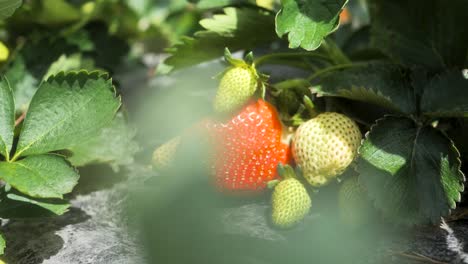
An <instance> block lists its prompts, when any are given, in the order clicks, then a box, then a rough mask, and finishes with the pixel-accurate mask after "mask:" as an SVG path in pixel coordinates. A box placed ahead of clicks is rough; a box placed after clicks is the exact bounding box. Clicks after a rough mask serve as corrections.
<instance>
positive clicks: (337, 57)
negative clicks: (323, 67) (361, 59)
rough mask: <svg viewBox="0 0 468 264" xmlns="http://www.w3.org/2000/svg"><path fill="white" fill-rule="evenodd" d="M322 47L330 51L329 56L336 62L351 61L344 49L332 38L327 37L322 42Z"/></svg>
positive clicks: (347, 62)
mask: <svg viewBox="0 0 468 264" xmlns="http://www.w3.org/2000/svg"><path fill="white" fill-rule="evenodd" d="M322 47H323V49H325V51H326V52H327V53H328V57H329V58H331V59H332V61H333V62H334V63H335V64H349V63H351V60H350V59H349V58H348V57H347V56H346V55H345V54H344V53H343V51H342V50H341V49H340V48H339V47H338V45H336V43H335V41H333V40H332V39H331V38H326V39H325V40H324V41H323V42H322Z"/></svg>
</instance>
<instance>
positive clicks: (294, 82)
mask: <svg viewBox="0 0 468 264" xmlns="http://www.w3.org/2000/svg"><path fill="white" fill-rule="evenodd" d="M301 86H310V83H309V81H308V80H306V79H289V80H285V81H282V82H279V83H275V84H274V85H273V87H275V88H277V89H279V90H283V89H290V88H295V87H301Z"/></svg>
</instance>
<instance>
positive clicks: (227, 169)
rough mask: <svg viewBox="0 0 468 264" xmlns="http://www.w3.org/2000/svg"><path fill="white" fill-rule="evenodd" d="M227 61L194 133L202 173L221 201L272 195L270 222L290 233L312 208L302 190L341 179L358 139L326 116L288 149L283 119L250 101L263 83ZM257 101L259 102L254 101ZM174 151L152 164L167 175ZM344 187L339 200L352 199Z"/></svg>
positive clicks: (344, 123) (299, 132)
mask: <svg viewBox="0 0 468 264" xmlns="http://www.w3.org/2000/svg"><path fill="white" fill-rule="evenodd" d="M227 61H228V62H230V63H231V66H230V67H229V68H228V69H227V70H226V71H225V72H224V74H223V76H222V78H221V80H220V84H219V87H218V92H217V94H216V97H215V99H214V106H213V109H214V112H215V113H216V115H215V116H214V117H212V118H208V119H205V120H204V121H203V122H202V125H201V126H198V127H203V129H205V130H206V131H205V133H206V134H207V135H209V141H210V143H212V144H210V145H211V146H212V151H211V155H210V156H211V158H210V159H209V160H210V161H209V167H210V169H211V170H210V171H211V174H212V179H213V183H214V185H215V186H216V187H217V189H219V190H220V191H221V192H224V193H246V192H248V193H259V192H264V191H265V190H266V189H267V187H270V188H274V190H273V194H272V222H273V223H274V224H275V225H276V226H278V227H282V228H287V227H290V226H293V225H294V224H296V223H298V222H299V221H300V220H302V219H303V218H304V217H305V216H306V215H307V213H308V212H309V210H310V207H311V204H312V201H311V198H310V195H309V193H308V191H307V189H306V187H305V185H304V183H303V182H308V183H309V184H310V185H311V186H313V187H316V188H317V187H320V186H323V185H325V184H328V183H329V182H330V181H331V180H332V179H335V178H336V177H337V176H338V175H340V174H341V173H342V172H343V171H344V170H345V169H346V168H347V167H348V166H349V165H350V164H351V163H352V161H353V160H354V158H355V156H356V154H357V149H358V147H359V145H360V141H361V132H360V130H359V127H358V126H357V125H356V123H355V122H354V121H353V120H351V119H350V118H348V117H347V116H345V115H342V114H339V113H333V112H325V113H322V114H318V115H316V116H314V117H312V118H310V119H309V120H307V121H305V122H302V124H300V125H299V127H298V128H297V129H296V130H295V133H294V135H292V138H293V140H292V142H291V140H290V139H291V136H290V134H291V133H293V132H292V131H294V128H293V127H289V128H288V129H286V128H285V126H284V125H283V123H282V121H281V118H280V117H281V116H283V115H281V114H280V113H278V110H277V108H276V107H275V106H274V105H273V104H271V103H269V102H267V101H266V100H265V99H263V96H262V95H263V94H264V93H257V91H258V89H265V87H266V85H265V82H266V80H265V78H264V76H263V75H261V74H258V73H257V71H256V69H255V65H253V63H247V62H245V61H241V60H236V59H233V58H232V57H230V54H228V57H227ZM256 94H257V95H258V94H260V96H257V97H260V98H257V99H255V97H256V96H255V95H256ZM220 116H222V119H220V118H219V117H220ZM220 120H222V121H220ZM179 143H180V139H178V138H176V139H173V140H172V141H171V142H169V143H168V144H165V145H163V146H161V147H160V148H159V149H157V150H156V151H155V152H154V156H153V159H154V163H153V164H154V165H155V166H158V167H167V165H168V164H169V163H170V162H169V157H170V156H173V155H174V153H175V150H174V148H175V147H177V145H178V144H179ZM166 154H167V155H166ZM292 157H294V161H293V159H292ZM289 164H291V165H295V166H296V168H297V170H296V171H295V170H294V169H293V168H292V167H291V166H290V165H289ZM300 176H302V177H303V179H304V180H305V181H303V180H302V179H301V177H300ZM344 187H345V188H346V190H345V191H344V192H343V193H344V194H342V195H341V196H342V197H351V196H350V195H351V194H350V192H349V191H348V190H349V189H350V187H349V184H346V185H345V186H344ZM356 189H358V188H356ZM352 197H354V196H352ZM342 200H343V199H342ZM345 202H346V201H344V202H341V203H342V204H343V203H345ZM344 212H345V213H346V212H347V210H344Z"/></svg>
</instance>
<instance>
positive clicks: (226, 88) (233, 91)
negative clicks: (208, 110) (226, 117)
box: [214, 64, 258, 113]
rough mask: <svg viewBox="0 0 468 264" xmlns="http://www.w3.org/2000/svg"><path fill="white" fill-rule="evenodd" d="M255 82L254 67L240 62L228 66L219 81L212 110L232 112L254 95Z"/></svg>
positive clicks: (256, 77) (256, 79) (256, 78)
mask: <svg viewBox="0 0 468 264" xmlns="http://www.w3.org/2000/svg"><path fill="white" fill-rule="evenodd" d="M257 82H258V76H257V73H256V71H255V68H254V67H252V66H250V65H248V64H241V65H237V66H233V67H231V68H229V69H228V70H227V71H226V72H225V73H224V75H223V77H222V78H221V82H220V83H219V87H218V92H217V94H216V97H215V99H214V110H215V111H216V112H217V113H232V112H234V111H235V110H237V109H239V108H240V107H242V106H243V105H244V104H245V103H246V102H247V101H248V100H249V99H250V98H251V97H252V96H253V95H254V93H255V91H256V90H257Z"/></svg>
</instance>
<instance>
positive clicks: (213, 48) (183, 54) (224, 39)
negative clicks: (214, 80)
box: [164, 7, 275, 69]
mask: <svg viewBox="0 0 468 264" xmlns="http://www.w3.org/2000/svg"><path fill="white" fill-rule="evenodd" d="M200 24H201V25H202V27H203V28H204V29H205V30H203V31H199V32H197V33H195V36H194V38H190V37H185V38H183V39H182V43H179V44H177V45H175V46H174V47H172V48H171V49H169V52H170V53H171V56H170V57H169V58H168V59H166V60H165V62H164V63H165V64H166V65H167V66H169V67H170V69H179V68H183V67H187V66H191V65H195V64H198V63H200V62H203V61H207V60H211V59H215V58H217V57H220V56H222V55H223V54H224V48H225V47H228V48H229V49H230V50H231V51H237V50H239V49H251V48H254V47H256V46H258V45H262V44H266V43H269V42H271V41H273V40H274V39H275V36H274V16H273V14H271V13H270V12H268V11H265V10H260V9H255V8H232V7H229V8H225V9H224V14H219V15H214V16H213V17H212V18H207V19H204V20H201V21H200ZM252 35H255V38H251V37H250V36H252Z"/></svg>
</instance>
